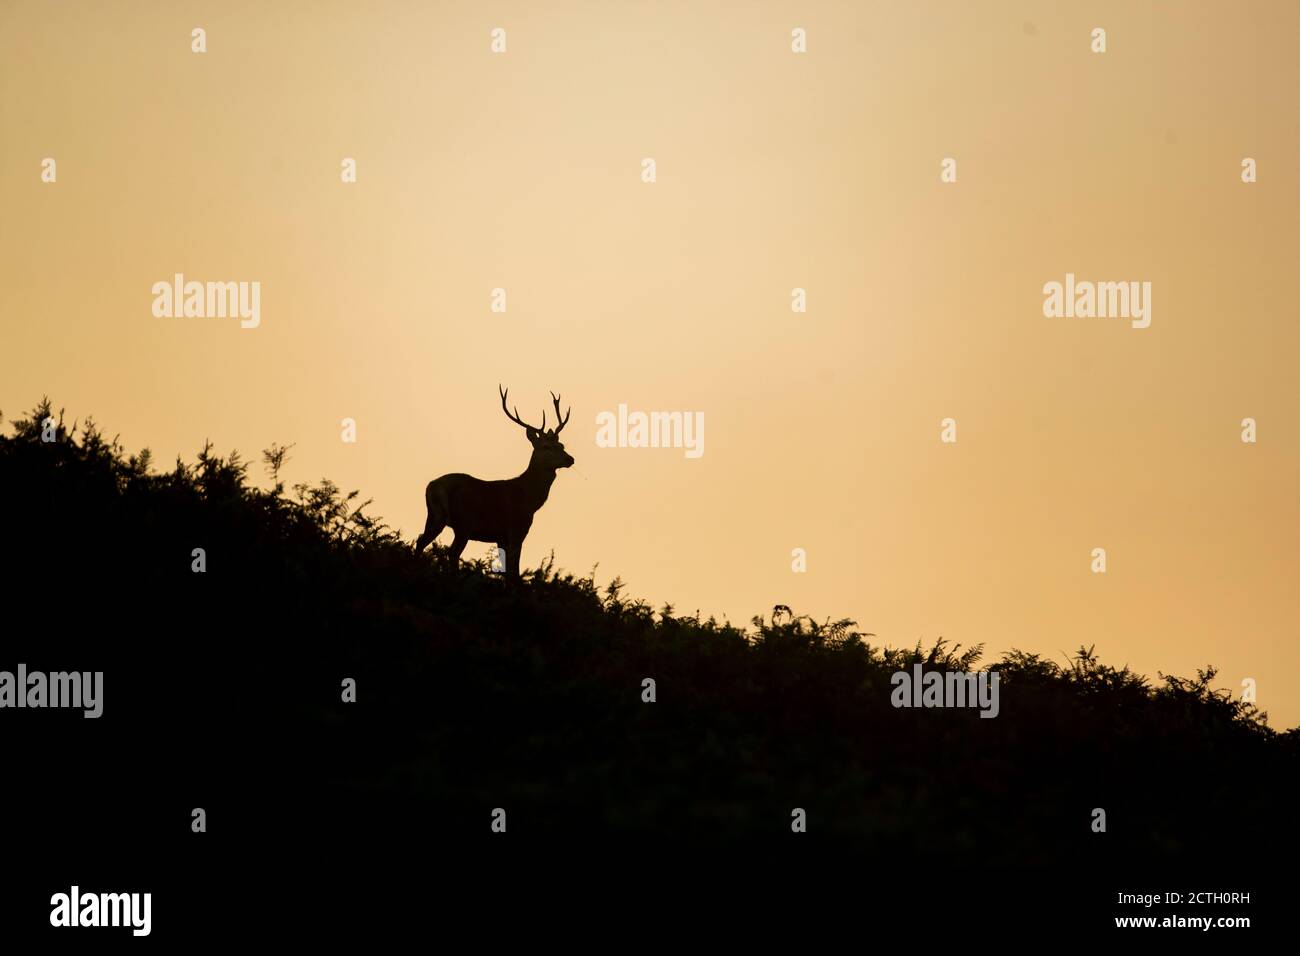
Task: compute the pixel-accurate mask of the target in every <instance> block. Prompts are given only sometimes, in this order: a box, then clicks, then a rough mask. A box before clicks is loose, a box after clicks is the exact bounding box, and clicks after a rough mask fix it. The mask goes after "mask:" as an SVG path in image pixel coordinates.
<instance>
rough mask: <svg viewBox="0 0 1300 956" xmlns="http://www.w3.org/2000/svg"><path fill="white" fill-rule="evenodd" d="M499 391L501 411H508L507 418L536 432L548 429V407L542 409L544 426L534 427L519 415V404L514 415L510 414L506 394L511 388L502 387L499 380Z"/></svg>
mask: <svg viewBox="0 0 1300 956" xmlns="http://www.w3.org/2000/svg"><path fill="white" fill-rule="evenodd" d="M497 391H498V392H500V393H501V411H503V412H505V413H506V418H508V419H510V420H511V421H512V422H514V423H515V424H516V425H522V426H523V427H524V428H527V429H532V430H533V431H535V432H542V431H545V430H546V409H542V427H541V428H533V426H532V425H530V424H528V423H527V422H526V421H524V420H523V419H522V418H520V417H519V408H518V406H516V407H515V413H514V414H513V415H511V414H510V409H508V408H506V396H507V395H509V394H510V389H508V388H502V387H501V383H500V382H498V383H497Z"/></svg>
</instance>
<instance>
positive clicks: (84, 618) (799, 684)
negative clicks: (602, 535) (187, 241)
mask: <svg viewBox="0 0 1300 956" xmlns="http://www.w3.org/2000/svg"><path fill="white" fill-rule="evenodd" d="M51 418H54V419H56V420H57V422H58V426H57V434H56V436H55V437H56V440H55V441H53V442H44V441H42V440H41V438H42V430H43V428H42V423H43V422H45V421H46V420H47V419H51ZM62 419H63V416H62V413H61V412H60V413H58V414H57V415H56V414H55V413H54V412H53V410H52V407H51V404H50V403H49V401H48V400H46V401H42V402H41V403H40V404H39V405H38V406H37V408H35V409H34V410H33V411H32V412H31V413H30V414H28V415H26V416H25V417H22V418H20V419H18V420H17V421H14V422H12V423H10V425H9V429H11V431H12V434H6V435H3V436H0V500H3V501H4V502H5V503H6V511H5V518H4V526H5V527H4V530H5V534H4V536H3V542H4V543H3V546H2V547H0V553H2V555H3V570H4V572H5V579H6V580H7V581H8V582H9V584H10V591H9V593H8V598H7V603H8V605H9V607H10V609H11V611H12V614H11V615H10V625H11V626H10V627H9V629H8V630H9V635H10V638H11V639H10V640H9V641H7V644H8V651H7V654H6V657H12V660H13V661H19V660H21V661H25V662H26V663H27V664H28V666H29V667H30V668H32V669H37V668H40V667H42V666H43V667H45V668H47V669H51V670H53V669H69V668H76V669H83V670H85V669H100V670H103V671H104V672H105V678H104V686H105V718H104V719H103V720H101V721H81V720H79V719H78V720H72V718H71V717H69V718H68V720H64V721H63V722H59V721H58V720H56V719H55V718H54V717H53V716H51V717H49V718H47V719H45V720H43V721H42V720H37V719H35V717H36V715H34V714H33V713H32V712H30V711H21V712H13V713H12V714H11V715H8V716H9V717H12V718H13V721H12V722H11V723H10V724H9V727H10V729H13V730H15V731H16V732H15V733H11V734H9V735H8V737H9V753H7V754H6V760H7V761H16V763H13V764H11V765H13V766H23V767H26V768H28V769H29V770H30V773H29V775H28V776H27V777H26V778H25V779H27V780H29V781H30V784H29V786H28V787H26V788H24V789H23V790H22V791H21V792H16V791H11V796H13V797H14V798H15V799H16V800H17V801H18V802H19V809H18V811H17V812H18V813H19V814H20V815H25V817H26V819H27V820H29V821H30V822H31V824H32V827H33V829H32V831H31V832H33V833H41V832H44V833H47V834H48V833H60V832H63V829H64V828H65V827H66V821H67V820H68V819H69V818H70V817H71V818H74V819H80V820H81V821H82V822H83V824H89V825H88V826H87V827H86V829H85V832H84V833H81V834H80V835H78V836H77V839H78V840H79V841H82V843H79V846H80V845H83V844H84V843H85V841H90V842H92V843H95V844H96V845H99V844H111V843H113V841H115V840H122V839H125V838H126V837H125V836H123V834H126V835H129V837H130V839H131V840H132V841H133V842H131V843H130V844H129V845H130V846H132V847H139V846H140V842H139V841H141V840H153V841H155V844H156V847H157V848H161V849H159V852H167V851H168V849H169V848H171V849H175V847H176V846H178V845H184V841H185V839H186V838H187V837H189V833H188V826H187V824H188V820H182V821H181V822H179V823H178V820H177V815H178V813H180V814H182V815H184V814H188V813H189V808H190V807H193V806H203V807H205V808H206V809H207V811H208V815H209V820H220V821H221V827H222V831H223V832H224V833H225V834H227V835H226V836H224V837H223V838H222V839H223V840H224V841H226V842H227V844H230V843H233V844H234V845H238V846H241V847H252V846H262V847H266V846H277V847H284V846H286V845H289V844H291V843H292V842H293V841H295V840H297V841H300V843H302V844H304V845H305V844H306V843H307V842H310V841H316V842H317V843H320V842H321V841H326V842H327V843H328V845H329V846H332V847H335V846H336V847H345V846H350V845H354V843H353V842H350V841H355V845H370V844H383V845H387V846H396V847H402V846H407V845H416V844H417V843H418V841H421V840H431V841H437V845H438V846H440V847H444V848H445V847H449V846H452V845H453V844H456V843H457V842H458V841H460V842H462V843H465V844H474V845H478V844H477V843H475V841H480V842H481V841H482V840H483V839H484V838H485V837H486V836H487V834H488V833H489V814H490V812H491V810H492V809H493V808H496V807H502V808H505V809H506V810H507V813H508V827H509V832H510V833H512V834H520V835H521V838H522V839H525V840H526V839H529V838H536V837H538V836H540V837H543V838H555V839H557V840H561V841H565V843H566V845H569V846H572V845H573V844H574V843H575V842H577V843H581V842H583V841H592V842H596V841H602V840H618V839H621V838H628V839H636V840H643V839H645V838H653V840H654V841H655V843H654V845H656V846H658V845H661V844H664V843H668V844H672V843H676V844H679V845H680V844H687V843H689V844H692V845H703V844H708V845H723V846H726V845H730V846H739V845H742V844H744V845H758V844H761V845H770V846H775V847H779V846H782V845H785V844H787V843H788V841H789V840H792V839H795V840H801V839H806V840H811V841H821V842H822V843H823V844H825V843H827V842H829V841H834V842H835V843H836V845H838V846H847V847H851V848H853V849H854V850H855V851H858V850H860V851H862V852H864V853H866V854H874V855H876V856H872V857H871V858H872V859H877V860H878V859H881V857H880V856H878V855H879V854H896V856H895V857H892V858H894V859H898V860H905V859H909V858H910V859H917V858H921V859H942V860H945V861H949V862H952V863H962V862H965V863H983V864H1037V863H1056V864H1060V863H1069V864H1084V863H1088V862H1100V861H1106V862H1113V861H1145V862H1150V861H1153V860H1158V861H1170V862H1182V861H1192V860H1203V859H1205V858H1206V857H1207V855H1218V856H1221V857H1222V858H1223V859H1232V858H1233V857H1234V855H1238V854H1240V853H1242V852H1245V850H1243V848H1249V852H1250V853H1251V854H1252V855H1256V854H1269V853H1276V854H1278V855H1279V856H1285V855H1286V854H1294V852H1295V850H1296V828H1295V827H1294V825H1293V824H1292V822H1291V821H1292V820H1293V815H1294V812H1295V807H1296V806H1297V804H1298V802H1300V801H1298V800H1297V798H1298V797H1300V791H1298V790H1297V782H1296V773H1295V770H1296V765H1297V757H1298V755H1300V734H1298V732H1297V731H1296V730H1289V731H1286V732H1284V733H1282V732H1278V731H1275V730H1273V729H1271V728H1270V727H1269V726H1268V725H1267V723H1266V717H1265V715H1264V714H1262V713H1260V712H1259V711H1258V710H1257V709H1256V708H1255V707H1254V706H1253V705H1251V704H1246V703H1242V702H1241V701H1237V700H1233V699H1232V698H1231V697H1230V695H1229V694H1228V693H1227V692H1225V691H1216V690H1214V689H1213V687H1212V684H1213V680H1214V677H1215V673H1214V670H1213V668H1209V667H1207V668H1206V669H1204V670H1201V671H1198V673H1197V675H1196V677H1195V678H1191V679H1181V678H1177V677H1171V676H1164V675H1161V677H1160V679H1159V680H1156V681H1153V680H1148V679H1147V678H1144V677H1142V676H1140V675H1138V674H1135V673H1133V672H1132V671H1130V670H1129V669H1128V668H1127V667H1122V668H1115V667H1112V666H1109V665H1106V664H1103V663H1101V661H1100V660H1099V659H1098V657H1097V656H1096V655H1095V653H1094V652H1093V649H1092V648H1087V649H1080V650H1079V651H1078V652H1077V653H1076V654H1075V655H1074V656H1073V657H1072V658H1070V659H1069V660H1068V662H1065V663H1059V664H1058V663H1056V662H1054V661H1052V660H1048V659H1045V658H1043V657H1040V656H1039V655H1037V654H1032V653H1025V652H1021V651H1011V652H1009V653H1007V654H1006V655H1004V656H1003V657H1002V658H1001V659H999V660H997V661H995V662H993V663H992V665H991V666H992V667H994V668H995V669H997V670H998V671H999V672H1000V674H1001V701H1000V704H1001V706H1000V713H999V715H998V716H997V718H996V719H991V720H990V719H981V718H980V717H979V714H978V710H975V709H970V710H959V709H933V710H924V709H896V708H894V707H893V706H891V703H890V694H891V689H892V688H891V684H890V677H891V675H892V674H893V673H894V672H895V671H898V670H901V669H908V668H911V667H912V666H913V665H914V664H918V663H919V664H920V665H921V666H922V667H923V668H924V669H926V670H932V669H937V670H947V669H956V670H969V669H971V668H974V667H976V666H977V664H978V662H979V661H980V659H981V655H982V648H981V647H973V648H966V649H963V648H961V647H960V646H959V645H952V646H950V645H949V643H948V642H947V641H944V640H939V641H936V642H935V643H934V644H933V645H932V646H930V647H928V648H927V647H923V646H922V645H921V644H920V643H918V644H916V645H915V646H912V647H904V648H887V647H883V646H878V645H876V644H873V643H870V640H869V639H870V638H871V637H872V636H871V635H869V634H865V633H863V632H861V631H859V630H858V629H857V627H856V625H855V623H854V622H853V621H850V620H827V621H824V622H819V621H817V620H814V619H812V618H810V617H808V616H806V615H805V616H800V615H796V614H794V613H792V612H790V611H789V609H788V608H785V607H784V606H779V609H778V610H777V611H775V612H774V614H773V615H772V616H771V617H755V618H754V619H753V621H752V622H751V625H750V626H749V627H738V626H734V625H731V624H729V623H726V622H719V621H717V620H716V619H714V618H712V617H709V618H707V619H705V618H702V617H701V616H700V614H699V613H698V612H697V613H695V614H691V615H682V614H679V613H678V612H677V611H676V610H675V609H674V608H673V607H672V606H671V605H664V606H662V607H660V608H659V609H658V610H656V609H654V608H653V607H652V606H650V605H648V604H647V603H645V602H644V601H640V600H631V599H629V598H627V597H626V596H625V594H624V591H625V588H624V585H623V583H622V582H621V581H620V580H619V579H618V578H615V579H614V580H613V581H612V582H610V583H609V584H607V585H605V586H599V585H598V584H597V583H596V580H595V576H594V569H593V572H592V574H589V575H587V576H585V577H580V576H575V575H573V574H569V573H564V572H561V571H559V570H557V569H556V567H555V565H554V561H553V559H550V560H547V561H545V562H543V563H542V565H541V566H540V567H538V568H537V569H535V570H530V571H527V572H525V573H524V574H523V575H522V576H521V577H520V578H519V580H518V581H517V582H508V583H503V581H502V580H501V579H500V577H499V576H494V575H491V574H489V573H487V567H486V565H485V563H484V562H473V563H468V562H467V563H462V562H459V561H457V560H452V559H451V556H450V555H449V554H447V553H446V552H445V551H443V550H442V549H439V548H436V547H435V553H436V555H437V559H436V560H434V561H430V560H429V559H428V558H427V557H426V558H421V557H419V556H418V555H417V554H415V553H413V550H412V548H411V547H410V545H409V544H408V543H407V542H405V541H403V540H402V539H401V538H400V537H399V536H398V535H397V534H396V533H395V532H394V531H392V530H391V529H389V528H387V527H386V526H385V525H384V524H383V523H382V522H381V521H379V520H378V519H376V518H373V517H371V516H369V515H368V514H367V513H366V507H367V505H368V504H369V503H368V502H365V503H358V501H357V498H358V496H357V493H356V492H352V493H349V494H344V493H342V492H341V491H340V489H339V488H338V487H337V486H336V485H334V484H333V483H331V482H329V481H327V480H325V481H321V482H320V483H318V484H315V485H310V484H296V485H294V486H293V488H292V489H291V490H288V491H287V490H286V488H285V486H284V483H283V481H282V480H281V479H280V470H281V468H282V467H283V466H284V464H285V462H286V456H287V453H288V448H286V447H283V446H272V448H270V449H268V450H267V451H266V452H265V453H264V455H263V461H264V464H265V465H266V468H267V471H268V474H269V475H270V478H271V484H270V487H269V488H259V487H256V486H255V485H254V484H253V483H252V482H251V481H250V479H249V475H248V471H249V463H248V462H247V461H245V460H244V459H242V458H241V457H240V456H239V455H238V454H235V453H232V454H230V455H229V456H226V457H221V456H219V455H217V454H214V452H213V450H212V447H211V445H210V444H208V445H205V446H204V447H203V449H202V450H201V451H200V452H199V454H198V457H197V460H196V461H195V462H194V463H192V464H187V463H185V462H183V461H181V460H179V459H178V460H177V462H176V464H175V466H174V467H173V468H172V469H171V470H169V471H163V472H158V471H155V470H154V469H153V467H152V460H151V456H150V454H149V452H148V451H147V450H146V451H144V452H141V453H139V454H134V455H127V454H126V453H125V452H124V450H123V449H122V447H121V446H120V445H119V443H118V442H117V440H116V439H113V440H108V439H106V437H105V436H104V435H103V434H102V433H101V432H100V430H99V429H98V427H97V426H96V425H95V424H94V423H93V422H89V421H88V422H87V423H86V424H85V425H84V426H82V427H80V428H77V427H76V426H74V427H73V428H72V429H64V428H63V427H62V424H61V423H62ZM46 431H47V434H48V429H46ZM196 548H202V549H203V552H204V558H205V561H206V570H205V571H204V572H203V573H195V571H193V570H192V567H193V564H194V562H195V561H196V560H197V559H196V558H195V556H194V549H196ZM345 678H351V679H354V680H355V681H356V689H357V701H356V703H344V702H343V701H342V700H341V685H342V682H343V680H344V679H345ZM646 678H652V679H653V680H654V681H655V682H656V692H657V700H656V701H655V702H654V703H646V702H644V701H643V699H642V689H643V681H644V680H645V679H646ZM76 716H77V717H78V718H79V715H76ZM69 721H71V724H70V723H69ZM95 723H98V724H101V725H102V726H103V727H111V728H112V736H111V737H110V738H107V739H105V740H103V741H101V743H100V744H98V745H94V746H88V745H85V744H84V743H83V742H84V741H87V740H89V738H87V737H85V735H86V734H89V733H90V730H89V729H87V728H86V727H85V726H82V725H83V724H86V725H88V724H95ZM74 731H75V732H76V733H77V734H80V735H82V736H78V737H76V738H75V740H76V741H77V743H76V744H75V746H76V747H77V750H78V753H79V758H78V760H76V761H72V762H69V761H67V760H65V759H64V758H65V757H66V750H67V748H68V747H69V746H70V744H69V736H68V735H69V734H70V733H72V732H74ZM132 754H148V755H152V759H150V760H140V761H136V762H134V763H133V764H132V767H131V770H130V776H129V783H128V782H126V781H123V782H122V783H121V785H119V786H116V787H113V786H107V785H103V786H101V787H100V789H99V790H98V791H97V792H96V794H97V795H96V801H95V802H94V804H93V806H92V807H91V808H90V809H87V807H86V806H85V805H84V803H83V802H80V801H82V799H83V797H84V794H85V787H86V780H87V779H89V780H92V781H114V780H121V778H122V774H123V766H124V764H123V761H124V760H128V759H129V758H130V757H131V755H132ZM796 807H798V808H803V809H804V810H805V811H806V812H807V819H808V832H807V834H804V835H802V836H795V835H793V834H792V833H791V827H790V821H791V813H792V810H793V809H794V808H796ZM1098 807H1100V808H1103V809H1104V810H1105V811H1106V814H1107V832H1106V833H1094V832H1092V828H1091V823H1092V811H1093V809H1094V808H1098ZM178 808H183V809H178ZM88 817H89V819H88ZM105 820H112V821H114V824H115V825H114V826H106V825H105V824H104V821H105ZM42 827H44V828H45V829H44V830H42V829H41V828H42ZM68 839H71V837H68ZM286 841H287V842H286ZM187 852H191V853H192V852H193V851H192V850H190V851H187ZM909 855H910V856H909ZM918 855H919V856H918Z"/></svg>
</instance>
